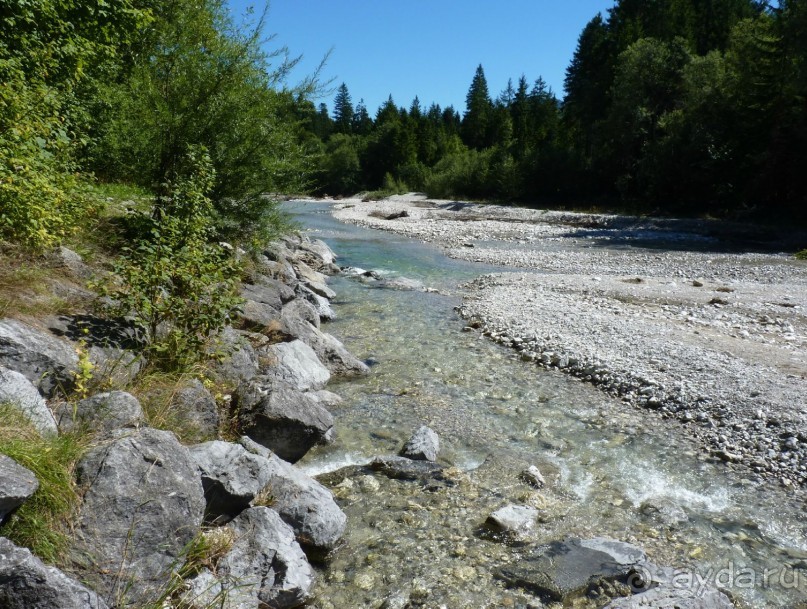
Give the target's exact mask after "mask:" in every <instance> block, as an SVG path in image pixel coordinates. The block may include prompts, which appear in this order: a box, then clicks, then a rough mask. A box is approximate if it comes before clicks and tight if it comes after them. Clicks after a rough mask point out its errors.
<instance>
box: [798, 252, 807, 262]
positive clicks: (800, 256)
mask: <svg viewBox="0 0 807 609" xmlns="http://www.w3.org/2000/svg"><path fill="white" fill-rule="evenodd" d="M796 260H807V250H801V251H800V252H796Z"/></svg>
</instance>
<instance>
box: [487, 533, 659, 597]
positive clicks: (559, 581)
mask: <svg viewBox="0 0 807 609" xmlns="http://www.w3.org/2000/svg"><path fill="white" fill-rule="evenodd" d="M646 560H647V557H646V556H645V553H644V551H643V550H642V549H641V548H638V547H637V546H634V545H631V544H628V543H624V542H621V541H616V540H613V539H608V538H604V537H597V538H593V539H586V540H580V539H568V540H565V541H554V542H552V543H550V544H547V545H544V546H540V547H539V548H537V549H536V550H535V551H533V552H532V553H531V554H529V555H527V556H524V557H522V558H521V560H519V561H517V562H514V563H511V564H509V565H505V566H503V567H500V568H499V569H498V570H497V571H496V573H495V575H496V577H498V578H499V579H502V580H504V581H505V582H506V583H507V584H508V585H511V586H516V587H519V588H524V589H525V590H528V591H530V592H532V593H535V594H537V595H538V596H539V597H540V598H541V599H543V600H544V601H548V602H562V603H564V604H566V603H569V604H570V603H572V602H573V601H574V599H576V598H580V597H582V596H584V595H585V594H586V592H587V591H588V590H589V588H590V587H591V586H592V585H595V584H599V583H605V582H611V583H614V582H619V583H622V584H626V585H627V580H628V577H629V576H630V575H631V573H632V571H633V570H634V569H635V568H636V567H637V566H639V565H641V564H642V563H644V562H646Z"/></svg>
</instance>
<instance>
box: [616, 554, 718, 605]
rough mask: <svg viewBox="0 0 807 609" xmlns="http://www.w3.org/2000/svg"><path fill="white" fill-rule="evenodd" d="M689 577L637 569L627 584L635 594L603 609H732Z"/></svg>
mask: <svg viewBox="0 0 807 609" xmlns="http://www.w3.org/2000/svg"><path fill="white" fill-rule="evenodd" d="M689 577H691V579H690V580H687V576H686V574H683V575H682V573H681V572H680V571H678V570H676V569H672V568H670V567H657V566H655V565H653V564H650V563H647V564H644V565H639V566H638V567H637V568H636V569H635V571H634V573H632V574H631V575H630V576H629V580H628V581H629V583H630V584H631V585H632V588H633V591H634V594H632V595H631V596H626V597H623V598H617V599H614V600H612V601H611V602H609V603H608V604H607V605H606V606H605V607H604V608H603V609H640V608H643V607H644V608H648V607H657V608H658V609H733V607H734V604H733V603H732V602H731V600H730V599H729V597H728V596H726V594H724V593H723V592H721V591H720V590H718V589H717V588H715V587H713V586H712V585H711V584H709V583H708V582H705V581H700V580H697V579H696V577H695V575H694V574H693V575H689ZM634 584H638V586H637V585H634Z"/></svg>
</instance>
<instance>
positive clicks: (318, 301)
mask: <svg viewBox="0 0 807 609" xmlns="http://www.w3.org/2000/svg"><path fill="white" fill-rule="evenodd" d="M296 292H297V296H298V297H299V298H303V299H305V300H307V301H308V302H310V303H311V304H312V305H314V308H315V309H316V310H317V315H319V318H320V319H322V320H324V321H333V320H334V319H336V312H335V311H334V310H333V308H331V302H330V300H328V299H327V298H325V297H324V296H320V295H319V294H317V293H316V292H314V291H313V290H311V289H310V288H308V287H306V286H304V285H302V284H300V285H298V286H297V288H296Z"/></svg>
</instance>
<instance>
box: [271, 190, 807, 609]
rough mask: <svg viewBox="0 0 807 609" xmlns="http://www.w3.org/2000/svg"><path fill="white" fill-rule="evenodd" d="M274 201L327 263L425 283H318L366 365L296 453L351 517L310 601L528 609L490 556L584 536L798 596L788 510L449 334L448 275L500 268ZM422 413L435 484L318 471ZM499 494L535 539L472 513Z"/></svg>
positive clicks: (486, 347)
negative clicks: (402, 287)
mask: <svg viewBox="0 0 807 609" xmlns="http://www.w3.org/2000/svg"><path fill="white" fill-rule="evenodd" d="M286 208H287V210H288V211H290V212H291V213H292V214H293V215H294V216H295V218H296V220H297V221H298V222H299V223H300V224H301V226H302V227H304V228H306V229H308V230H309V231H310V232H311V235H312V237H316V238H321V239H323V240H324V241H326V242H327V243H328V244H329V245H330V246H331V248H332V249H333V250H334V251H335V252H336V253H337V255H338V256H339V260H338V262H339V263H340V264H341V265H343V266H344V265H350V266H356V267H361V268H364V269H374V270H378V271H381V272H383V273H386V274H389V275H390V276H403V277H408V278H411V279H416V280H420V281H422V282H423V284H424V285H426V286H427V287H429V288H434V289H435V290H438V292H431V293H424V292H420V291H398V290H389V289H379V288H376V287H372V286H369V285H365V284H363V283H361V282H359V281H357V280H355V279H350V278H347V277H335V278H332V279H331V280H330V285H331V287H332V288H333V289H334V290H335V291H336V292H337V293H338V294H339V296H338V297H337V299H336V301H335V310H336V312H337V315H338V319H337V320H336V321H333V322H331V323H328V324H324V325H323V329H324V330H325V331H328V332H330V333H332V334H334V335H335V336H337V337H338V338H339V339H341V340H342V341H343V342H344V343H345V345H346V346H347V348H348V349H349V350H350V351H351V352H353V353H354V354H355V355H356V356H357V357H359V358H361V359H366V360H370V361H372V362H374V364H375V365H373V367H372V372H371V374H370V375H368V376H367V377H364V378H361V379H358V380H351V381H346V382H341V383H338V384H333V383H332V384H331V386H329V389H332V390H333V391H335V392H336V393H338V394H340V395H341V396H342V397H343V399H344V402H343V404H342V405H341V406H339V407H336V408H334V409H333V414H334V417H335V419H336V422H337V423H336V428H337V439H336V441H335V443H333V444H331V445H329V446H324V447H320V448H318V449H315V450H314V451H312V452H311V453H310V454H309V455H308V456H306V458H305V459H304V460H303V461H302V462H301V463H300V465H301V466H302V467H303V468H304V469H306V470H307V471H308V472H309V473H312V474H327V475H326V476H325V477H324V478H323V479H324V480H325V482H326V483H327V484H329V486H330V487H331V488H332V490H333V492H334V494H335V495H336V497H337V499H338V501H339V503H340V505H341V507H342V508H343V509H344V511H345V513H346V514H347V515H348V530H347V532H346V535H345V543H344V545H343V546H342V547H340V548H339V549H338V550H337V551H336V552H335V553H334V555H333V556H332V557H331V559H330V560H329V562H328V563H327V566H325V567H324V568H323V569H322V571H321V573H320V577H319V580H318V583H317V587H316V590H315V593H316V600H315V602H314V606H316V607H319V608H320V609H326V608H335V609H347V608H354V607H356V608H359V607H372V608H377V607H388V608H390V609H392V608H394V607H401V608H402V607H404V606H409V607H435V608H437V607H448V608H465V607H468V608H476V607H480V608H481V607H539V606H542V605H541V604H540V602H539V600H538V599H537V598H535V597H533V596H532V595H530V594H528V593H526V592H524V591H520V590H518V589H508V588H506V587H505V586H504V584H503V583H502V582H500V581H498V580H497V579H495V577H494V576H493V573H494V572H495V569H496V567H497V566H499V565H502V564H505V563H508V562H512V561H514V560H517V559H518V558H519V556H521V555H522V554H523V553H525V552H527V551H529V548H530V547H531V546H532V545H534V544H537V543H543V542H549V541H552V540H556V539H564V538H567V537H582V538H585V537H594V536H607V537H613V538H616V539H619V540H622V541H627V542H631V543H635V544H637V545H639V546H642V547H643V548H644V549H645V550H646V551H647V553H648V555H649V557H650V559H651V560H653V562H655V563H657V564H664V565H670V566H673V567H676V568H680V569H681V570H682V573H685V574H688V575H689V576H690V578H691V581H692V585H693V586H697V585H698V582H703V581H706V582H708V583H711V584H715V583H717V584H719V585H721V586H723V587H725V588H726V589H727V590H728V591H729V592H730V593H731V595H732V596H733V598H734V599H735V602H736V603H737V605H738V606H740V607H782V608H784V607H799V606H800V604H801V603H802V602H804V601H805V599H807V522H806V521H807V518H805V512H804V505H803V504H800V503H797V502H796V501H795V500H794V499H793V498H792V497H790V496H789V495H788V494H787V493H786V492H785V491H784V490H781V489H779V488H775V487H774V486H758V485H755V484H752V483H751V482H750V481H748V480H745V479H743V478H742V477H740V476H739V475H737V474H732V473H731V472H730V471H729V470H728V469H727V468H726V467H725V466H724V465H722V464H720V463H715V462H713V461H712V460H710V459H707V458H705V457H704V456H703V454H702V453H701V452H699V451H697V450H696V447H695V446H694V445H693V444H692V443H691V442H690V440H689V439H688V438H687V437H686V435H684V431H683V430H682V429H681V428H679V427H675V424H671V423H669V422H662V421H661V420H660V419H658V418H657V417H656V416H655V415H653V414H648V413H645V412H641V411H638V410H636V409H634V408H631V407H630V406H627V405H625V404H623V403H622V402H620V401H618V400H614V399H612V398H609V397H608V396H606V395H604V394H603V393H601V392H599V391H598V390H597V389H595V388H593V387H591V386H589V385H587V384H585V383H582V382H579V381H577V380H575V379H572V378H570V377H568V376H564V375H563V374H562V373H556V372H548V371H544V370H541V369H539V368H537V367H536V366H535V365H533V364H530V363H527V362H522V361H521V360H520V359H518V357H517V354H516V353H515V352H513V351H510V350H508V349H505V348H503V347H501V346H498V345H496V344H494V343H492V342H491V341H489V340H487V339H485V338H484V337H482V336H480V335H479V333H478V332H477V331H473V332H464V331H463V326H464V323H463V322H462V320H460V318H459V317H458V316H457V315H456V313H454V311H453V307H454V306H455V305H457V304H459V294H460V292H461V288H460V287H459V286H460V285H461V284H462V283H464V282H466V281H469V280H470V279H472V278H474V277H476V276H478V275H480V274H482V273H485V272H491V271H495V270H499V269H495V268H492V267H486V266H484V265H480V264H472V263H466V262H461V261H456V260H451V259H449V258H447V257H445V256H443V255H442V254H441V253H440V252H439V251H438V250H436V249H434V248H432V247H430V246H427V245H424V244H421V243H418V242H415V241H412V240H407V239H404V238H401V237H397V236H395V235H392V234H389V233H381V232H377V231H371V230H366V229H362V228H357V227H354V226H350V225H346V224H343V223H340V222H338V221H336V220H334V219H333V218H332V217H331V216H330V213H329V206H328V205H327V204H323V203H312V202H294V203H289V204H286ZM423 424H426V425H429V426H430V427H431V428H432V429H434V430H435V431H436V432H437V433H438V434H439V436H440V441H441V454H440V462H441V463H443V464H444V465H447V466H450V469H449V470H448V473H447V476H446V477H447V481H445V482H441V483H439V484H438V483H435V484H432V485H425V486H424V484H422V483H419V482H411V481H400V480H390V479H388V478H386V477H384V476H382V475H380V474H379V475H375V474H370V473H368V472H366V471H362V470H361V469H360V468H358V467H353V468H352V469H347V470H342V471H343V472H346V473H344V474H343V473H341V472H336V473H333V472H335V470H339V469H340V468H343V467H346V466H351V465H353V466H358V465H362V464H366V463H367V462H369V461H370V460H371V459H372V458H373V457H374V456H375V455H393V454H396V453H397V451H398V450H399V449H400V447H401V445H402V444H403V442H404V441H405V440H406V439H407V438H408V437H409V435H410V434H411V432H412V431H414V430H415V429H416V428H417V427H419V426H420V425H423ZM530 464H535V465H537V466H538V467H539V469H541V471H542V472H543V473H544V476H545V477H546V479H547V487H545V488H544V489H541V490H535V489H532V488H531V487H529V486H527V485H526V484H524V483H523V482H521V481H520V480H519V473H520V472H521V471H522V470H523V469H525V468H526V467H527V466H528V465H530ZM329 472H331V473H329ZM509 503H514V504H520V505H530V506H532V507H535V508H538V509H539V513H540V518H539V524H538V525H537V526H536V527H535V529H534V531H533V532H532V533H530V534H528V535H526V536H523V537H522V538H520V539H518V540H516V541H513V540H509V541H508V542H507V543H505V542H504V541H503V540H500V539H496V538H494V537H491V536H490V535H487V534H486V533H485V532H484V530H483V528H482V526H481V525H482V524H483V523H484V521H485V519H486V518H487V516H488V515H489V514H490V513H491V512H493V511H494V510H496V509H498V508H499V507H502V506H503V505H506V504H509ZM682 581H686V579H683V580H682ZM598 602H599V601H598ZM598 602H594V601H581V603H582V604H581V605H580V606H587V607H596V606H598ZM407 603H409V604H408V605H407ZM600 605H601V602H600Z"/></svg>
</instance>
